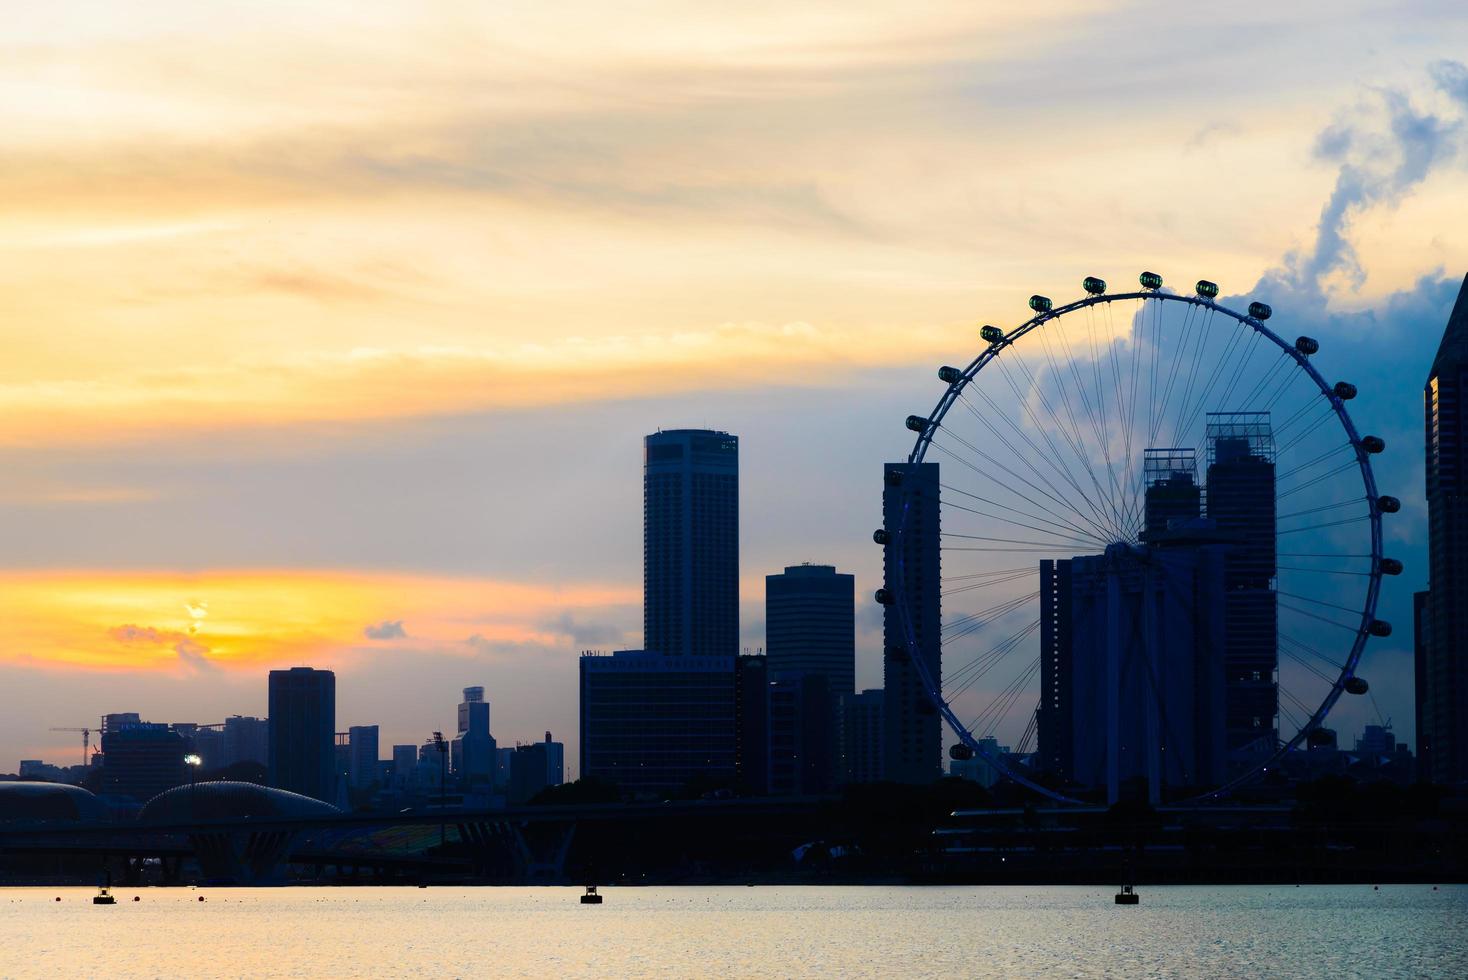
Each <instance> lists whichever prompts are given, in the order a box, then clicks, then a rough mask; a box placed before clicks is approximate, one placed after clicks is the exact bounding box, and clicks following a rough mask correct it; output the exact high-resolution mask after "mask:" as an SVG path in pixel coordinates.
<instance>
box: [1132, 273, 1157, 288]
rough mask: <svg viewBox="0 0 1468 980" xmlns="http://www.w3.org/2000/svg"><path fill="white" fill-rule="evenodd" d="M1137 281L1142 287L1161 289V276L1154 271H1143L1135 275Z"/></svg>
mask: <svg viewBox="0 0 1468 980" xmlns="http://www.w3.org/2000/svg"><path fill="white" fill-rule="evenodd" d="M1137 282H1139V283H1141V284H1142V288H1143V289H1161V288H1162V277H1161V276H1159V275H1158V274H1157V273H1155V272H1144V273H1142V274H1141V275H1140V276H1138V277H1137Z"/></svg>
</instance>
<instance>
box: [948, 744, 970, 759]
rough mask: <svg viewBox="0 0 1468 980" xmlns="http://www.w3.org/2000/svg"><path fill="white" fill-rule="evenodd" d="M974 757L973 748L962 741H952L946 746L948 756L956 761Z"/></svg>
mask: <svg viewBox="0 0 1468 980" xmlns="http://www.w3.org/2000/svg"><path fill="white" fill-rule="evenodd" d="M973 757H974V750H973V749H971V748H969V747H968V746H967V745H965V744H963V743H962V742H954V743H953V744H952V745H950V746H948V758H950V759H953V760H955V761H957V762H967V761H968V760H970V759H972V758H973Z"/></svg>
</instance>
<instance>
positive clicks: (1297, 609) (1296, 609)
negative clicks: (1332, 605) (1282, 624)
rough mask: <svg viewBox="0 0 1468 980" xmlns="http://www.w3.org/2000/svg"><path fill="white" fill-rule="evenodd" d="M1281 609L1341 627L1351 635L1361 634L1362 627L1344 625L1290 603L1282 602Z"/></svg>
mask: <svg viewBox="0 0 1468 980" xmlns="http://www.w3.org/2000/svg"><path fill="white" fill-rule="evenodd" d="M1279 608H1281V609H1288V610H1290V611H1291V612H1295V613H1298V614H1300V615H1301V616H1308V617H1310V618H1311V619H1314V620H1317V621H1319V622H1322V623H1325V624H1327V625H1330V626H1336V627H1339V628H1340V629H1343V630H1346V631H1347V632H1349V633H1358V632H1360V627H1358V626H1352V625H1349V624H1347V623H1342V622H1340V621H1338V620H1334V619H1331V618H1329V617H1327V616H1322V615H1321V614H1320V613H1314V612H1311V611H1310V610H1308V609H1301V608H1300V607H1299V606H1295V605H1291V604H1290V603H1288V602H1281V603H1280V604H1279Z"/></svg>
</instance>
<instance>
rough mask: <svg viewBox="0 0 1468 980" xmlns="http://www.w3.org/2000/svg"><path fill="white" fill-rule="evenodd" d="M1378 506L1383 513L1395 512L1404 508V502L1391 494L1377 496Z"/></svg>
mask: <svg viewBox="0 0 1468 980" xmlns="http://www.w3.org/2000/svg"><path fill="white" fill-rule="evenodd" d="M1376 506H1377V508H1378V509H1380V510H1381V512H1382V513H1383V514H1395V513H1396V512H1397V511H1399V510H1401V509H1402V502H1401V501H1400V500H1398V499H1397V498H1396V497H1393V496H1391V495H1389V494H1382V495H1381V496H1380V497H1377V498H1376Z"/></svg>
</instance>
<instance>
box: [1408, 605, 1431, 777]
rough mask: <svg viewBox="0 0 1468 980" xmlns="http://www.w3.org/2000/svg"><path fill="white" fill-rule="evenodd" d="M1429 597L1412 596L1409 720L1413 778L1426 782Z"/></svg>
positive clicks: (1428, 762)
mask: <svg viewBox="0 0 1468 980" xmlns="http://www.w3.org/2000/svg"><path fill="white" fill-rule="evenodd" d="M1430 595H1431V593H1430V592H1427V591H1426V590H1424V591H1422V592H1414V593H1412V689H1413V691H1414V692H1416V697H1415V698H1414V699H1413V700H1414V701H1415V704H1414V705H1413V712H1412V717H1413V720H1414V721H1415V722H1416V731H1417V778H1418V779H1419V780H1423V781H1428V780H1431V778H1432V776H1431V773H1432V752H1431V750H1430V749H1429V747H1428V744H1427V722H1426V720H1425V718H1424V714H1425V710H1424V709H1425V707H1426V705H1425V703H1424V702H1425V700H1426V698H1425V694H1426V691H1427V600H1428V597H1429V596H1430Z"/></svg>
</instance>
